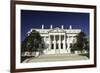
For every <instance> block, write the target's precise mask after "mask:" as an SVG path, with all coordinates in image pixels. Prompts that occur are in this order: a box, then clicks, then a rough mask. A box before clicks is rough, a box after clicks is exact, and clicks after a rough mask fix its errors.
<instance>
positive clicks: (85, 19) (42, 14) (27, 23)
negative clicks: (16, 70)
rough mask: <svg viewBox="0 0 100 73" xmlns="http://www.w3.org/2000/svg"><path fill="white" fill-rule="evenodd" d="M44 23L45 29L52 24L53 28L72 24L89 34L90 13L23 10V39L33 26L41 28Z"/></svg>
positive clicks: (73, 26) (66, 26) (67, 26)
mask: <svg viewBox="0 0 100 73" xmlns="http://www.w3.org/2000/svg"><path fill="white" fill-rule="evenodd" d="M42 24H44V26H45V29H46V28H50V25H51V24H52V25H53V28H55V27H59V28H61V25H64V28H65V29H68V28H69V26H70V25H72V28H74V29H81V30H82V31H83V32H85V33H86V35H87V36H89V13H79V12H53V11H34V10H21V40H23V39H24V38H25V36H26V35H27V34H26V33H27V32H28V31H29V30H30V29H31V28H41V26H42Z"/></svg>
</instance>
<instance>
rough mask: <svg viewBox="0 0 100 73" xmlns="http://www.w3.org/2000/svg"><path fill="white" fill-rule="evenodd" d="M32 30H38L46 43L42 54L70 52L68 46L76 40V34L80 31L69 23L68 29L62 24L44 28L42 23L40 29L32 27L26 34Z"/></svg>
mask: <svg viewBox="0 0 100 73" xmlns="http://www.w3.org/2000/svg"><path fill="white" fill-rule="evenodd" d="M32 30H36V31H38V32H39V33H40V35H41V37H42V39H43V40H44V42H45V43H46V46H47V49H45V50H44V54H62V53H71V48H70V46H71V44H73V43H75V42H76V41H77V40H76V35H77V34H78V33H80V32H81V29H73V28H72V26H71V25H70V26H69V29H64V26H63V25H61V28H59V27H56V28H53V26H52V25H51V26H50V29H45V28H44V25H42V28H41V29H34V28H32V29H31V30H30V31H29V32H28V34H29V33H30V32H31V31H32Z"/></svg>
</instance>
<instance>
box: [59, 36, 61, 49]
mask: <svg viewBox="0 0 100 73" xmlns="http://www.w3.org/2000/svg"><path fill="white" fill-rule="evenodd" d="M59 49H61V35H59Z"/></svg>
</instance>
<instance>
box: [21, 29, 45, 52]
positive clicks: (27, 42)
mask: <svg viewBox="0 0 100 73" xmlns="http://www.w3.org/2000/svg"><path fill="white" fill-rule="evenodd" d="M21 50H22V52H25V51H29V52H32V51H40V50H41V51H43V50H44V43H43V40H42V38H41V36H40V34H39V32H37V31H36V30H32V32H31V33H30V34H29V35H28V36H27V37H26V38H25V39H24V41H23V42H22V44H21Z"/></svg>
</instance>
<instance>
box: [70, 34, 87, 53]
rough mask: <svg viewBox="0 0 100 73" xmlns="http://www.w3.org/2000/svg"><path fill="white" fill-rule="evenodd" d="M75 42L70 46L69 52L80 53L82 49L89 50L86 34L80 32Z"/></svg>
mask: <svg viewBox="0 0 100 73" xmlns="http://www.w3.org/2000/svg"><path fill="white" fill-rule="evenodd" d="M76 38H77V42H76V43H74V44H72V45H71V50H72V51H74V50H79V51H82V50H83V49H85V50H89V42H88V40H87V38H86V34H85V33H84V32H80V33H79V34H78V35H77V36H76Z"/></svg>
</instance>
